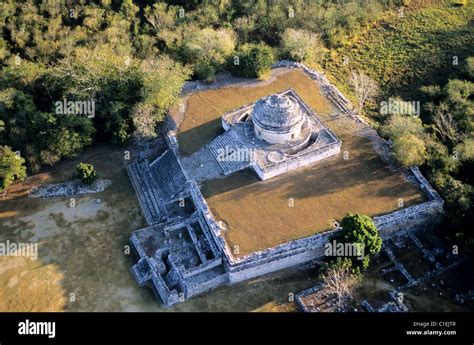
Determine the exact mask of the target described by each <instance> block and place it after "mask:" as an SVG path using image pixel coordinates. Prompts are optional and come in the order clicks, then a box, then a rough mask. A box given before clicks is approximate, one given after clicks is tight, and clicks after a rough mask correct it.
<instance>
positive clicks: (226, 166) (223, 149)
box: [208, 132, 250, 175]
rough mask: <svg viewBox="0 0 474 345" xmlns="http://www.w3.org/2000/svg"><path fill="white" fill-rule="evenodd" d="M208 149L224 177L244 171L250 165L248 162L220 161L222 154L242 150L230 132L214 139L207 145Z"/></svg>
mask: <svg viewBox="0 0 474 345" xmlns="http://www.w3.org/2000/svg"><path fill="white" fill-rule="evenodd" d="M208 148H209V151H210V152H211V154H212V155H213V156H214V158H215V159H216V160H217V163H219V165H220V167H221V168H222V170H223V171H224V175H229V174H232V173H234V172H236V171H239V170H242V169H245V168H246V167H248V166H249V165H250V162H248V161H235V160H231V159H229V160H226V159H222V155H223V154H222V153H227V152H229V153H231V152H232V150H236V149H239V148H242V145H241V144H240V143H239V142H237V141H236V140H235V138H234V137H233V136H232V133H231V132H225V133H223V134H221V135H219V136H218V137H216V138H215V139H214V140H212V141H211V142H210V143H209V144H208Z"/></svg>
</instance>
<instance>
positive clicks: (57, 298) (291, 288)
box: [0, 145, 317, 311]
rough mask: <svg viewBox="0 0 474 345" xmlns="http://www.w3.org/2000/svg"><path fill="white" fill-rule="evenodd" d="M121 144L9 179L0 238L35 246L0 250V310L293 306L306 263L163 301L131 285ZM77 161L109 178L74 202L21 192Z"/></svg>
mask: <svg viewBox="0 0 474 345" xmlns="http://www.w3.org/2000/svg"><path fill="white" fill-rule="evenodd" d="M127 149H128V148H127ZM127 149H125V148H122V149H121V148H114V147H112V146H108V145H101V146H98V147H95V148H92V149H90V150H88V151H87V152H85V153H84V154H83V155H81V156H80V157H78V159H76V160H65V161H63V162H61V163H59V164H58V165H57V166H56V167H54V168H51V169H48V171H47V172H43V173H41V174H39V175H35V176H31V177H30V178H29V179H28V181H27V182H26V183H25V184H24V185H23V184H20V183H17V184H15V185H14V186H13V188H12V189H10V191H11V192H12V194H9V195H8V196H7V199H6V200H0V242H1V243H5V242H6V241H7V240H9V241H12V242H16V243H18V242H20V243H29V242H36V243H38V251H39V253H38V254H39V256H38V260H37V261H32V260H30V259H29V258H24V257H0V311H253V310H261V311H285V310H292V309H293V308H294V307H293V305H292V303H291V302H289V301H288V297H289V294H290V293H294V292H296V291H300V290H302V289H306V288H308V287H310V286H312V285H314V283H315V281H316V277H317V274H316V271H315V270H314V268H308V267H307V268H305V269H289V270H285V271H282V272H279V273H277V274H272V275H269V276H266V277H263V278H259V279H256V280H253V281H250V282H245V283H241V284H237V285H235V286H230V287H222V288H219V289H217V290H216V291H213V292H212V293H209V294H205V295H202V296H198V297H196V298H193V299H191V300H189V301H186V302H185V303H182V304H180V305H177V306H174V307H172V308H168V309H166V308H164V307H163V306H162V305H161V303H160V302H159V301H157V300H156V298H155V297H154V295H153V293H152V292H151V290H150V289H146V288H140V287H138V285H137V283H136V282H135V280H134V279H133V277H132V275H131V274H130V272H129V269H130V267H131V265H132V264H133V262H134V260H133V258H132V257H131V256H132V255H126V254H125V253H124V249H125V246H126V245H128V239H129V237H130V234H131V232H132V231H134V230H136V229H139V228H141V227H143V226H145V223H144V220H143V216H142V214H141V211H140V208H139V206H138V203H137V200H136V196H135V192H134V190H133V188H132V187H131V185H130V182H129V179H128V176H127V174H126V172H125V164H126V163H127V162H125V161H124V160H123V156H124V154H123V153H124V150H127ZM132 159H133V153H132ZM78 161H86V162H89V163H92V164H93V165H94V166H95V167H96V170H97V171H98V173H99V175H100V177H101V178H107V179H110V180H111V181H112V185H111V186H110V187H109V188H107V189H106V190H105V191H104V192H102V193H98V194H94V195H88V196H80V197H76V198H75V201H76V206H75V207H70V199H69V198H58V199H37V198H28V197H26V194H27V191H28V190H29V189H31V188H33V187H34V186H35V185H37V184H39V183H60V182H64V181H67V180H68V179H70V178H71V177H72V176H73V175H74V173H75V166H76V164H77V162H78ZM99 198H100V200H101V202H99V203H98V202H97V199H99Z"/></svg>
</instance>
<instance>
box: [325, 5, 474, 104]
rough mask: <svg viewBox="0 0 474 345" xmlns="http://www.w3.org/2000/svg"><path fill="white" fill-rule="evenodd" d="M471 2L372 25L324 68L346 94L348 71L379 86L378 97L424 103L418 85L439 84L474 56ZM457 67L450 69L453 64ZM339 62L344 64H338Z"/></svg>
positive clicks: (421, 10)
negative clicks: (468, 58) (372, 80)
mask: <svg viewBox="0 0 474 345" xmlns="http://www.w3.org/2000/svg"><path fill="white" fill-rule="evenodd" d="M473 18H474V2H473V1H470V2H469V3H468V4H467V5H466V6H463V7H456V6H452V5H450V4H448V3H446V4H444V5H440V6H432V7H425V8H420V9H415V10H412V11H406V12H405V13H404V16H403V17H399V16H398V15H393V16H390V17H389V18H386V19H383V20H381V21H379V22H377V23H376V24H375V25H374V26H373V27H372V28H371V29H369V30H368V31H367V32H366V33H365V34H364V35H363V36H362V37H361V38H360V39H359V40H358V41H357V42H355V43H354V44H353V45H351V46H348V47H345V48H342V49H340V50H339V51H337V54H334V55H333V56H332V58H331V59H329V60H328V61H326V63H325V64H324V66H323V67H324V68H325V69H327V70H328V71H329V73H330V74H331V76H332V77H333V78H334V79H335V81H336V84H337V86H338V87H340V88H341V89H342V90H343V92H345V93H348V92H349V88H348V85H347V80H348V77H349V74H350V71H351V70H362V71H364V72H365V73H367V74H368V75H370V76H371V77H372V78H374V79H375V80H376V81H378V82H379V84H380V86H381V89H382V92H383V96H385V97H387V96H393V95H400V96H402V97H405V98H407V99H411V100H423V99H422V94H421V93H420V92H419V91H418V90H419V87H420V86H422V85H429V84H435V83H444V82H445V81H446V80H447V78H448V76H450V75H452V74H453V73H454V74H458V73H460V72H461V70H462V64H463V62H464V60H465V58H466V57H468V56H470V55H474V30H473V29H472V19H473ZM455 56H456V57H457V58H458V61H459V64H458V65H454V64H453V58H454V57H455ZM344 57H347V58H348V60H347V61H348V63H347V64H343V63H342V62H343V59H344Z"/></svg>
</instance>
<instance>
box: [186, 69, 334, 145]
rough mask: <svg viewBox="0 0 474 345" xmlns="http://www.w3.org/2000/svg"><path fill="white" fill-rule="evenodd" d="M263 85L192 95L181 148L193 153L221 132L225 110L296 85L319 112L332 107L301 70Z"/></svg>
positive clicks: (283, 75) (188, 105) (228, 88)
mask: <svg viewBox="0 0 474 345" xmlns="http://www.w3.org/2000/svg"><path fill="white" fill-rule="evenodd" d="M262 84H263V86H258V87H226V88H221V89H217V90H209V91H203V92H198V93H195V94H193V95H191V97H190V98H189V100H188V104H187V111H186V114H185V117H184V120H183V122H182V123H181V125H180V127H179V132H178V140H179V145H180V148H181V150H182V151H183V152H184V153H186V154H191V153H193V152H195V151H196V150H198V149H199V148H201V147H202V146H203V145H204V144H205V143H207V142H208V141H209V140H211V139H212V138H214V137H215V136H216V135H217V134H219V133H220V132H221V131H222V127H221V120H220V117H221V115H222V114H224V113H225V112H227V111H230V110H233V109H235V108H238V107H241V106H243V105H245V104H248V103H252V102H255V101H256V100H257V99H259V98H261V97H264V96H267V95H269V94H272V93H276V92H279V91H283V90H286V89H289V88H294V89H295V90H296V92H297V93H298V94H299V95H300V96H301V97H303V99H304V100H305V101H306V102H308V104H309V105H310V106H311V107H313V109H314V110H315V111H317V112H318V113H319V112H327V111H328V110H329V105H328V104H327V103H326V100H325V99H324V97H323V95H322V94H321V93H320V91H319V88H318V87H317V86H316V85H315V83H314V82H313V81H312V80H311V79H309V78H308V77H307V76H306V75H305V74H304V73H302V72H299V71H290V72H288V73H284V74H282V75H279V76H277V77H276V78H275V79H274V80H273V81H272V82H270V83H262Z"/></svg>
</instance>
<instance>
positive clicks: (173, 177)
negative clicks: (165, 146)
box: [150, 150, 186, 202]
mask: <svg viewBox="0 0 474 345" xmlns="http://www.w3.org/2000/svg"><path fill="white" fill-rule="evenodd" d="M150 171H151V173H152V175H153V178H154V181H155V185H156V187H157V188H158V190H159V191H160V197H161V199H162V200H164V201H166V202H168V201H171V200H172V199H173V198H174V197H175V196H176V195H177V194H179V193H180V192H181V191H182V190H183V188H184V187H185V185H186V177H185V176H184V173H183V170H182V169H181V166H180V165H179V162H178V160H177V158H176V156H175V154H174V152H173V151H171V150H167V151H166V152H165V153H163V155H161V156H160V157H158V158H157V159H156V160H155V161H153V162H152V163H151V164H150Z"/></svg>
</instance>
